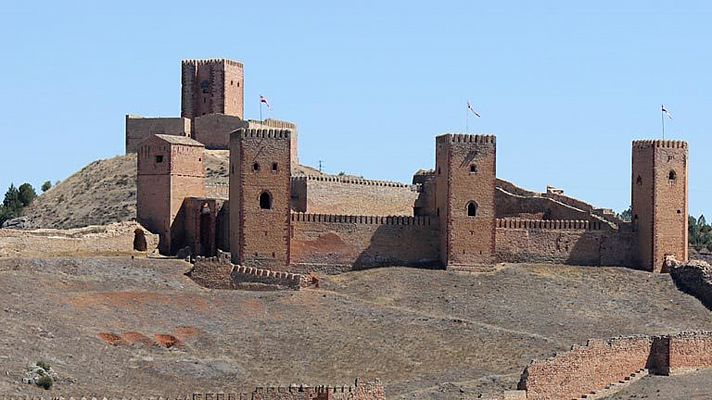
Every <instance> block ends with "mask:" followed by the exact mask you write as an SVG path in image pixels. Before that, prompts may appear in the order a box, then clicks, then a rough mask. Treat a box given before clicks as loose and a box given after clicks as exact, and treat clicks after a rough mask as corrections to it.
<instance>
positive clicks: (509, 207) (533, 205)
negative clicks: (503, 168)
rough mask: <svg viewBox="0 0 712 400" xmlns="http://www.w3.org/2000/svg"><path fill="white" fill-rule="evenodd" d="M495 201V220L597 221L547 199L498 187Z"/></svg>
mask: <svg viewBox="0 0 712 400" xmlns="http://www.w3.org/2000/svg"><path fill="white" fill-rule="evenodd" d="M495 199H496V211H497V218H523V219H550V220H589V221H598V219H597V218H595V217H593V216H592V215H591V213H590V212H586V211H583V210H580V209H577V208H574V207H571V206H568V205H566V204H564V203H560V202H558V201H554V200H552V199H550V198H548V197H540V196H521V195H517V194H514V193H510V192H507V191H506V190H504V189H502V188H499V187H498V188H497V190H496V191H495Z"/></svg>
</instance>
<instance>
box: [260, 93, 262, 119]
mask: <svg viewBox="0 0 712 400" xmlns="http://www.w3.org/2000/svg"><path fill="white" fill-rule="evenodd" d="M261 123H262V99H260V124H261Z"/></svg>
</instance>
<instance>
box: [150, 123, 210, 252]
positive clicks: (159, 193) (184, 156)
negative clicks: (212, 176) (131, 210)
mask: <svg viewBox="0 0 712 400" xmlns="http://www.w3.org/2000/svg"><path fill="white" fill-rule="evenodd" d="M204 152H205V147H204V146H203V145H202V144H201V143H199V142H196V141H195V140H193V139H191V138H187V137H183V136H173V135H153V136H151V137H150V138H148V139H146V140H145V141H144V142H143V143H142V144H141V147H140V148H139V150H138V161H137V179H136V197H137V198H136V214H137V220H138V222H139V223H140V224H141V225H143V226H144V227H146V229H148V230H150V231H151V232H153V233H157V234H158V235H159V236H160V242H159V245H158V249H159V251H160V252H161V254H167V255H168V254H173V253H174V252H176V251H177V250H178V249H177V248H176V247H177V246H180V245H182V243H183V237H184V232H183V223H182V221H177V220H176V218H177V217H178V215H179V211H180V210H181V207H182V206H183V200H184V199H185V198H186V197H204V196H205V166H204V161H203V160H204V158H205V156H204Z"/></svg>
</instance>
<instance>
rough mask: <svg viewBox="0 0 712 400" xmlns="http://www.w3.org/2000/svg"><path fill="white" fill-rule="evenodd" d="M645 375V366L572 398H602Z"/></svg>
mask: <svg viewBox="0 0 712 400" xmlns="http://www.w3.org/2000/svg"><path fill="white" fill-rule="evenodd" d="M646 376H648V369H647V368H643V369H639V370H638V371H636V372H634V373H632V374H630V375H629V376H626V377H625V379H622V380H620V381H618V382H616V383H611V384H609V385H608V386H606V387H605V388H603V389H601V390H596V391H591V392H590V393H588V394H584V395H583V396H581V397H577V398H574V399H572V400H598V399H604V398H606V397H608V396H610V395H612V394H614V393H616V392H618V391H620V390H621V389H623V388H625V387H626V386H628V385H630V384H631V383H633V382H637V381H639V380H641V379H642V378H644V377H646Z"/></svg>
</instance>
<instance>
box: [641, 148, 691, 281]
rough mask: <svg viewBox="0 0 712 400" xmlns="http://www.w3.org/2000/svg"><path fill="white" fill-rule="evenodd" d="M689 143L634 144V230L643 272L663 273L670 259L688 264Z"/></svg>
mask: <svg viewBox="0 0 712 400" xmlns="http://www.w3.org/2000/svg"><path fill="white" fill-rule="evenodd" d="M687 155H688V152H687V143H686V142H683V141H674V140H638V141H634V142H633V168H632V169H633V176H632V190H631V194H632V207H633V210H632V211H633V226H634V229H635V230H636V231H637V232H638V243H639V260H640V263H641V266H642V268H644V269H646V270H648V271H654V272H660V271H661V270H662V267H663V262H664V261H665V256H666V255H673V256H675V258H677V260H678V261H685V260H687V213H688V211H687Z"/></svg>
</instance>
